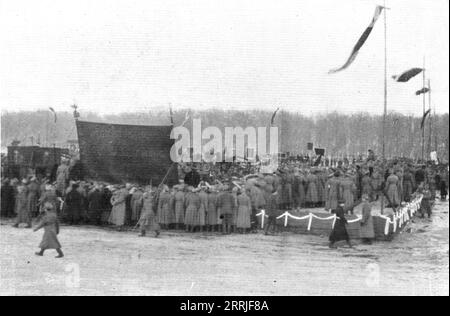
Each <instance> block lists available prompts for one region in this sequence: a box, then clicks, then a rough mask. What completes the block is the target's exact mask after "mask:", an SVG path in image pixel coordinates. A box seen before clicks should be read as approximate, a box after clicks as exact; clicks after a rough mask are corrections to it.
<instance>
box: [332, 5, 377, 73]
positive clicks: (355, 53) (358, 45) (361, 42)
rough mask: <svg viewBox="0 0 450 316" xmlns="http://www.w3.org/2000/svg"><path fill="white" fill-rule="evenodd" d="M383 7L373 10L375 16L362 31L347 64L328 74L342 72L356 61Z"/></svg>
mask: <svg viewBox="0 0 450 316" xmlns="http://www.w3.org/2000/svg"><path fill="white" fill-rule="evenodd" d="M383 9H384V7H382V6H377V8H376V9H375V14H374V16H373V18H372V22H371V23H370V25H369V27H368V28H367V29H366V30H365V31H364V33H363V35H362V36H361V37H360V38H359V40H358V42H357V43H356V45H355V47H354V48H353V50H352V53H351V55H350V57H349V58H348V60H347V62H346V63H345V64H344V65H343V66H342V67H340V68H337V69H332V70H330V71H329V72H328V73H329V74H334V73H336V72H339V71H342V70H344V69H346V68H348V67H349V66H350V65H351V64H352V63H353V62H354V61H355V59H356V56H358V53H359V50H360V49H361V47H363V45H364V43H365V42H366V41H367V39H368V38H369V35H370V33H372V30H373V28H374V26H375V23H376V22H377V20H378V18H379V17H380V15H381V13H382V12H383Z"/></svg>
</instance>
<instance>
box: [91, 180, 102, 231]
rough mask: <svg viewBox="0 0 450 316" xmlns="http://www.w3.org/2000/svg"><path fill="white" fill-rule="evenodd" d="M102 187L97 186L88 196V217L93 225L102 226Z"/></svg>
mask: <svg viewBox="0 0 450 316" xmlns="http://www.w3.org/2000/svg"><path fill="white" fill-rule="evenodd" d="M103 190H104V189H103V187H102V186H100V185H95V186H94V188H93V190H91V191H90V192H89V194H88V217H89V220H90V222H91V223H93V224H96V225H101V220H102V213H103V199H104V196H103V194H104V191H103Z"/></svg>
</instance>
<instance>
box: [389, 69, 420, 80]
mask: <svg viewBox="0 0 450 316" xmlns="http://www.w3.org/2000/svg"><path fill="white" fill-rule="evenodd" d="M422 71H423V68H412V69H410V70H407V71H405V72H404V73H402V74H401V75H398V76H392V79H394V80H395V81H397V82H408V81H409V80H410V79H412V78H414V77H415V76H417V75H418V74H420V73H421V72H422Z"/></svg>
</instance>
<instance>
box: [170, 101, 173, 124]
mask: <svg viewBox="0 0 450 316" xmlns="http://www.w3.org/2000/svg"><path fill="white" fill-rule="evenodd" d="M169 112H170V123H171V124H172V125H173V112H172V104H169Z"/></svg>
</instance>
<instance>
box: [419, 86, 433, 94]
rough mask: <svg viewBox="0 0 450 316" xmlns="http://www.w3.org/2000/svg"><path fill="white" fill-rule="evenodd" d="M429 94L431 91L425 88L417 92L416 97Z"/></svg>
mask: <svg viewBox="0 0 450 316" xmlns="http://www.w3.org/2000/svg"><path fill="white" fill-rule="evenodd" d="M428 92H430V89H428V88H426V87H425V88H422V89H420V90H417V91H416V95H421V94H424V93H428Z"/></svg>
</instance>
